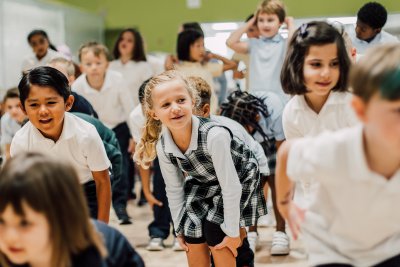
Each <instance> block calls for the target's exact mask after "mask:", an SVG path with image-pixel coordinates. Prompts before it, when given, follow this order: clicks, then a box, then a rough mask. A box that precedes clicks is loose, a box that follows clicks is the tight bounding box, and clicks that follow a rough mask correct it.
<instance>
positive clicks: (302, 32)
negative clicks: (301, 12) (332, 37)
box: [299, 23, 308, 38]
mask: <svg viewBox="0 0 400 267" xmlns="http://www.w3.org/2000/svg"><path fill="white" fill-rule="evenodd" d="M307 28H308V24H307V23H303V24H302V25H301V26H300V30H299V35H300V36H301V37H302V38H306V37H307V35H308V31H307Z"/></svg>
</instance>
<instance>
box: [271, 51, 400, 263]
mask: <svg viewBox="0 0 400 267" xmlns="http://www.w3.org/2000/svg"><path fill="white" fill-rule="evenodd" d="M382 59H384V60H382ZM399 62H400V46H399V45H396V44H386V45H381V46H377V47H375V48H373V49H371V50H370V51H369V52H368V53H367V54H366V55H365V56H364V58H362V59H361V60H360V62H359V63H357V64H356V65H355V66H354V67H353V69H352V72H351V75H350V85H351V87H352V88H353V92H354V94H355V96H354V97H353V99H352V106H353V109H354V111H355V113H356V114H357V116H358V118H359V119H360V121H361V122H362V125H357V126H355V127H352V128H348V129H343V130H340V131H337V132H334V133H326V134H323V135H320V136H319V137H316V138H314V137H309V138H304V139H298V140H295V141H292V142H288V143H286V144H284V145H283V146H282V147H281V149H280V150H279V153H278V166H277V189H278V204H279V209H280V210H281V212H282V215H283V216H284V217H285V218H286V219H288V221H289V225H290V227H291V229H292V232H293V233H294V236H295V237H297V235H298V233H299V230H300V227H301V231H302V232H303V235H304V241H305V244H306V246H307V248H308V253H309V261H310V264H311V265H312V266H343V267H351V266H376V267H377V266H379V267H392V266H400V216H399V213H398V212H395V211H394V210H393V203H398V202H399V201H400V195H399V194H398V192H399V190H400V186H399V180H400V172H399V166H400V165H399V163H400V153H399V151H400V146H399V144H400V142H399V136H400V131H399V116H400V115H399V114H400V113H399V110H400V79H399V77H400V68H399ZM310 176H312V177H314V178H315V179H317V180H318V182H319V189H318V192H317V193H318V201H316V202H314V203H312V205H311V206H310V207H309V209H308V210H307V212H306V213H305V214H304V211H302V210H301V209H299V208H298V207H296V206H295V205H294V204H293V201H292V198H291V195H292V187H293V186H292V183H293V182H295V181H299V180H300V179H301V178H303V177H310ZM289 178H290V180H289ZM303 219H304V223H303V224H302V225H300V224H301V221H302V220H303Z"/></svg>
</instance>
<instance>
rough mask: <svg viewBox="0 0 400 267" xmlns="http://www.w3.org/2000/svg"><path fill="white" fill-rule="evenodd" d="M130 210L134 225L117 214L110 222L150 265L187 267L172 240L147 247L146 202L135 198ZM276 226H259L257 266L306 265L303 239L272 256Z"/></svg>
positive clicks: (129, 206) (150, 217)
mask: <svg viewBox="0 0 400 267" xmlns="http://www.w3.org/2000/svg"><path fill="white" fill-rule="evenodd" d="M128 213H129V214H130V215H131V216H132V217H133V219H134V223H133V224H132V225H126V226H120V225H118V222H117V220H116V217H115V215H114V214H112V216H111V222H110V224H111V225H112V226H114V227H116V228H118V229H119V230H120V231H121V232H122V233H123V234H125V236H126V237H127V238H128V240H129V241H130V242H131V243H132V244H133V245H134V247H135V248H136V250H137V251H138V252H139V254H140V255H141V256H142V257H143V259H144V261H145V263H146V266H147V267H160V266H162V267H185V266H187V263H186V256H185V253H184V252H174V251H172V250H171V248H170V246H171V245H172V242H173V239H172V238H169V239H168V240H167V241H166V242H165V243H166V245H167V248H166V249H165V250H164V251H161V252H149V251H147V250H146V249H145V247H146V245H147V242H148V240H149V237H148V231H147V225H148V224H149V222H150V221H151V219H152V214H151V212H150V207H149V206H148V205H145V206H143V207H138V206H137V205H136V204H135V203H134V202H133V201H130V202H129V204H128ZM273 231H274V229H273V228H271V227H267V228H260V229H259V234H260V245H261V246H260V249H259V250H258V251H257V253H256V262H255V266H257V267H271V266H277V267H306V266H308V265H307V264H306V260H305V258H306V256H305V253H304V249H303V247H302V245H301V242H299V241H298V242H292V243H291V247H292V250H291V253H290V255H288V256H284V257H272V256H270V255H269V248H270V246H271V239H272V234H273Z"/></svg>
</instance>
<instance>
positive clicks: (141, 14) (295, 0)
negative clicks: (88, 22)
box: [51, 0, 400, 52]
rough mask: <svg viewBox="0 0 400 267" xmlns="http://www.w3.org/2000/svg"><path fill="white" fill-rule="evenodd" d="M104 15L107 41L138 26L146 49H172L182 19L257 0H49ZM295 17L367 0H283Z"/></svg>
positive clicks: (207, 18) (240, 13)
mask: <svg viewBox="0 0 400 267" xmlns="http://www.w3.org/2000/svg"><path fill="white" fill-rule="evenodd" d="M51 1H53V2H63V3H65V4H68V5H71V6H74V7H78V8H82V9H84V10H88V11H92V12H94V13H97V14H100V15H102V16H104V18H105V23H106V28H107V31H106V39H107V44H108V45H110V44H111V43H112V42H113V41H114V38H115V33H116V30H118V29H122V28H126V27H136V28H138V29H139V30H140V31H141V33H142V34H143V37H144V38H145V40H146V43H147V48H148V50H149V51H167V52H173V51H174V49H175V39H176V34H177V31H178V27H179V25H180V24H181V23H182V22H186V21H199V22H224V21H241V20H243V19H244V18H246V17H247V16H248V15H249V14H250V13H253V12H254V10H255V8H256V6H257V4H258V3H259V0H201V2H202V5H201V8H199V9H187V7H186V0H84V1H82V0H51ZM284 2H285V5H286V7H287V12H288V15H291V16H294V17H314V16H339V15H340V16H353V15H355V14H356V12H357V10H358V9H359V8H360V7H361V6H362V5H363V4H364V3H366V2H369V1H368V0H286V1H284ZM378 2H380V3H382V4H383V5H384V6H385V7H386V8H387V10H388V11H389V12H391V13H397V12H400V0H381V1H378Z"/></svg>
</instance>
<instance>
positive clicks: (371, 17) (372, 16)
mask: <svg viewBox="0 0 400 267" xmlns="http://www.w3.org/2000/svg"><path fill="white" fill-rule="evenodd" d="M357 19H358V20H360V21H362V22H363V23H365V24H367V25H368V26H370V27H371V28H373V29H380V28H382V27H383V26H385V24H386V20H387V11H386V8H385V7H384V6H382V5H381V4H379V3H377V2H369V3H366V4H365V5H363V6H362V7H361V8H360V10H358V13H357Z"/></svg>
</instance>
